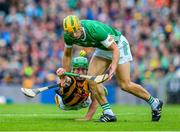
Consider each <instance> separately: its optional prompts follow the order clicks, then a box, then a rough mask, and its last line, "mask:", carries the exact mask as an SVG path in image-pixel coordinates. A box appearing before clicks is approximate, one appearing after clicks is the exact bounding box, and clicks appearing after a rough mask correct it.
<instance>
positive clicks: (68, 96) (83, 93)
mask: <svg viewBox="0 0 180 132" xmlns="http://www.w3.org/2000/svg"><path fill="white" fill-rule="evenodd" d="M70 78H71V80H72V81H71V84H70V86H68V87H60V89H59V90H58V91H56V93H57V94H59V95H60V96H61V97H62V101H63V104H64V105H67V106H75V105H77V104H79V103H83V102H84V101H86V100H87V98H88V96H89V95H90V90H89V85H88V82H87V81H86V80H85V81H84V82H83V83H82V85H78V84H77V81H76V79H75V78H74V77H70Z"/></svg>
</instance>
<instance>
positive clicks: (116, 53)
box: [112, 48, 120, 66]
mask: <svg viewBox="0 0 180 132" xmlns="http://www.w3.org/2000/svg"><path fill="white" fill-rule="evenodd" d="M119 58H120V53H119V49H118V48H115V49H113V51H112V65H116V66H117V65H118V62H119Z"/></svg>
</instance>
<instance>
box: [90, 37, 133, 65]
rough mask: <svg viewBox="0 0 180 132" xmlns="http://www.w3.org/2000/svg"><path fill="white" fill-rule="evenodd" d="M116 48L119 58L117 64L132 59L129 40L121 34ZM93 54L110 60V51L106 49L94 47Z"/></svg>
mask: <svg viewBox="0 0 180 132" xmlns="http://www.w3.org/2000/svg"><path fill="white" fill-rule="evenodd" d="M118 48H119V51H120V59H119V63H118V64H124V63H126V62H129V61H132V60H133V58H132V54H131V50H130V46H129V42H128V41H127V39H126V38H125V37H124V36H123V35H121V37H120V40H119V43H118ZM93 56H98V57H102V58H106V59H109V60H112V51H106V50H101V49H98V48H96V50H95V52H94V54H93Z"/></svg>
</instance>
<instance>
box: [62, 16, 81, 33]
mask: <svg viewBox="0 0 180 132" xmlns="http://www.w3.org/2000/svg"><path fill="white" fill-rule="evenodd" d="M80 25H81V24H80V20H79V18H78V17H77V16H74V15H69V16H67V17H66V18H64V21H63V28H64V31H66V32H75V31H76V30H78V29H79V28H80Z"/></svg>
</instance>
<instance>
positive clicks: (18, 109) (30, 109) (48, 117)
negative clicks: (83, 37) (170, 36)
mask: <svg viewBox="0 0 180 132" xmlns="http://www.w3.org/2000/svg"><path fill="white" fill-rule="evenodd" d="M112 109H113V111H114V112H115V113H116V115H117V118H118V121H117V122H115V123H100V122H97V121H98V117H99V116H100V115H101V109H100V108H99V109H98V111H97V113H96V114H95V116H94V117H93V120H92V121H88V122H82V121H81V122H80V121H75V119H76V118H80V117H83V116H84V115H85V113H86V111H87V109H83V110H79V111H62V110H60V109H58V108H57V107H56V106H55V105H0V131H7V130H8V131H15V130H16V131H17V130H19V131H20V130H21V131H25V130H26V131H38V130H39V131H43V130H46V131H120V130H123V131H125V130H128V131H134V130H136V131H140V130H143V131H145V130H148V131H155V130H157V131H161V130H162V131H169V130H176V131H177V130H180V106H178V105H168V106H167V105H166V106H164V107H163V112H162V118H161V120H160V121H159V122H151V121H150V120H151V113H150V112H151V111H150V108H149V106H124V105H114V106H112Z"/></svg>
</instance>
